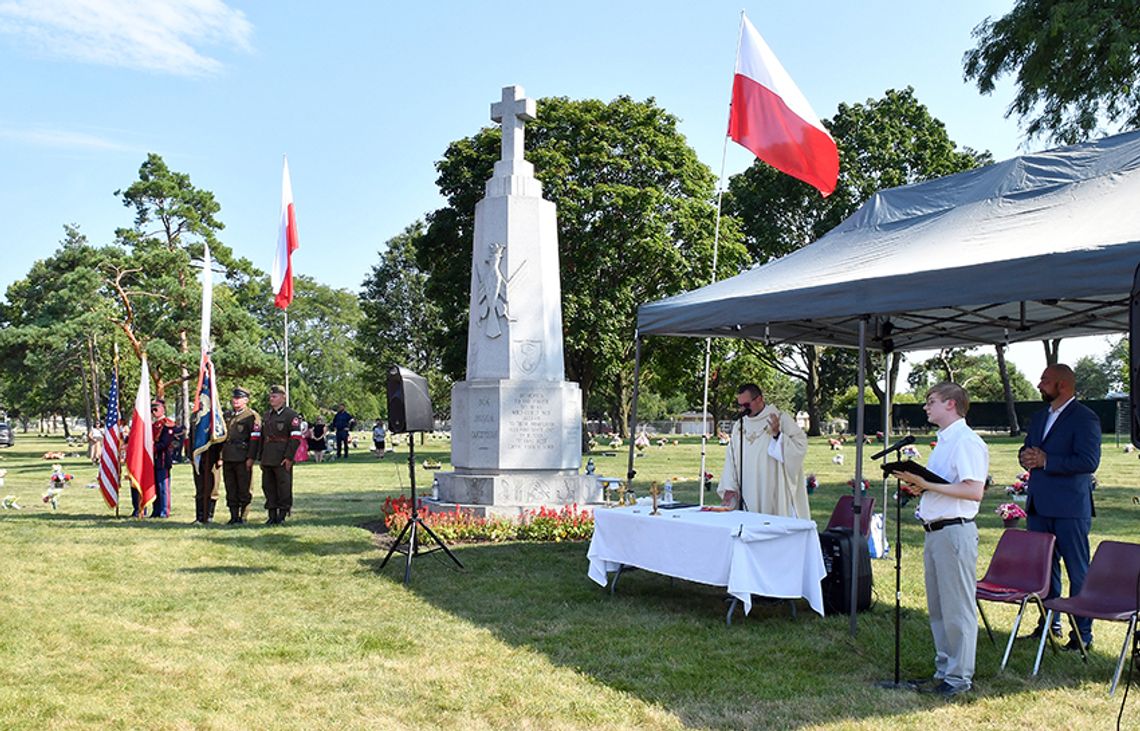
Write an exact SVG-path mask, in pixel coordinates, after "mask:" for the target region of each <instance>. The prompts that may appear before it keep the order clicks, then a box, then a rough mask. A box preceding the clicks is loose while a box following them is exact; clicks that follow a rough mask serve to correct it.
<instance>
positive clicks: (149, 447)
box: [127, 355, 155, 515]
mask: <svg viewBox="0 0 1140 731" xmlns="http://www.w3.org/2000/svg"><path fill="white" fill-rule="evenodd" d="M127 476H128V477H130V479H131V484H132V486H133V487H134V489H136V490H138V491H139V515H142V514H143V511H144V510H146V508H147V507H149V506H150V504H151V503H153V502H154V498H155V488H154V431H153V429H152V426H151V419H150V373H148V372H147V368H146V355H143V357H142V377H141V378H139V392H138V395H136V396H135V411H134V414H133V415H132V416H131V433H130V436H128V437H127Z"/></svg>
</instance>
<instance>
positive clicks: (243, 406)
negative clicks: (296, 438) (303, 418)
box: [222, 388, 261, 525]
mask: <svg viewBox="0 0 1140 731" xmlns="http://www.w3.org/2000/svg"><path fill="white" fill-rule="evenodd" d="M230 405H232V406H233V409H234V410H233V414H231V415H230V419H229V421H227V422H226V441H225V444H223V445H222V477H223V479H224V480H225V483H226V507H228V508H229V509H230V522H229V523H228V525H239V524H241V523H244V522H245V516H246V513H247V512H248V511H249V504H250V502H252V501H253V494H252V493H251V492H250V483H251V482H252V481H253V462H254V460H256V459H257V457H258V455H259V454H260V452H261V417H260V416H258V415H257V412H255V411H254V410H253V409H251V408H249V391H247V390H245V389H244V388H235V389H234V392H233V397H232V398H231V399H230Z"/></svg>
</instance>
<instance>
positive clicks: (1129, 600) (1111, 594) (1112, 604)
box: [1080, 541, 1140, 614]
mask: <svg viewBox="0 0 1140 731" xmlns="http://www.w3.org/2000/svg"><path fill="white" fill-rule="evenodd" d="M1138 575H1140V544H1136V543H1123V542H1121V541H1102V542H1101V544H1100V545H1099V546H1097V549H1096V553H1095V554H1093V558H1092V562H1091V563H1089V573H1088V576H1086V577H1085V585H1084V586H1082V587H1081V593H1080V598H1081V600H1082V601H1086V602H1091V603H1094V604H1095V605H1096V606H1097V607H1099V608H1101V609H1102V610H1103V611H1105V612H1106V613H1117V614H1132V613H1135V612H1136V611H1137V609H1138V608H1137V606H1136V605H1137V600H1136V582H1137V576H1138Z"/></svg>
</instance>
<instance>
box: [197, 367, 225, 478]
mask: <svg viewBox="0 0 1140 731" xmlns="http://www.w3.org/2000/svg"><path fill="white" fill-rule="evenodd" d="M216 384H217V380H216V378H215V377H214V363H213V361H212V360H210V354H209V353H205V354H203V355H202V366H201V368H199V371H198V396H197V398H196V399H195V400H194V440H193V445H194V471H195V472H201V471H202V470H201V469H200V468H199V463H200V462H201V460H202V455H203V454H204V453H205V452H206V450H207V449H209V448H210V445H211V444H215V443H218V442H224V441H225V440H226V420H225V418H224V417H223V415H222V405H221V403H220V402H219V401H218V388H217V385H216ZM206 469H211V465H206Z"/></svg>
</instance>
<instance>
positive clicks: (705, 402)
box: [697, 10, 744, 506]
mask: <svg viewBox="0 0 1140 731" xmlns="http://www.w3.org/2000/svg"><path fill="white" fill-rule="evenodd" d="M743 36H744V11H743V10H741V11H740V31H739V32H738V33H737V36H736V59H735V60H734V61H733V62H732V76H733V78H734V79H735V76H736V67H737V65H738V64H739V63H740V39H741V38H743ZM728 99H729V102H728V118H729V121H731V120H732V90H731V88H730V89H729V93H728ZM725 129H726V130H727V129H728V124H725ZM727 158H728V133H727V132H725V135H724V144H723V145H722V146H721V151H720V180H719V182H718V183H717V194H716V226H715V227H714V228H713V259H712V281H711V282H710V284H715V283H716V265H717V256H718V254H719V253H720V211H721V203H722V201H723V200H724V167H725V160H726V159H727ZM711 360H712V338H711V337H709V338H705V387H704V397H703V399H702V401H701V473H700V475H699V476H698V477H697V494H698V495H699V496H700V501H699V502H700V504H701V506H704V504H705V470H706V460H707V457H708V447H709V433H708V430H707V429H705V428H704V427H705V426H706V425H707V423H708V422H707V421H706V419H708V413H709V366H710V362H711ZM716 426H717V425H716V423H715V422H714V423H713V429H716ZM740 487H741V488H742V489H743V487H744V486H743V485H741V486H740ZM742 494H743V493H742Z"/></svg>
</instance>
